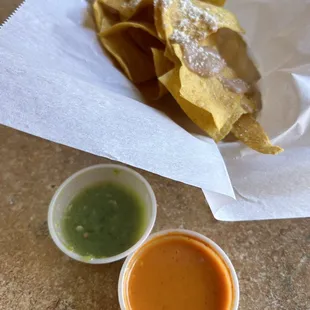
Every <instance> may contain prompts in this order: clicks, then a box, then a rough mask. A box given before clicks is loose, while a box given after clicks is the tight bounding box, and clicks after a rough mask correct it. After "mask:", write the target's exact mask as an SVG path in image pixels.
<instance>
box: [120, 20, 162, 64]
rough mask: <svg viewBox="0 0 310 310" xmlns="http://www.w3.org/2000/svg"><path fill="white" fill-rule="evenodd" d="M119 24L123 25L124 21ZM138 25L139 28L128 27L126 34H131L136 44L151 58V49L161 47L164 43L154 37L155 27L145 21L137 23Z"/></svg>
mask: <svg viewBox="0 0 310 310" xmlns="http://www.w3.org/2000/svg"><path fill="white" fill-rule="evenodd" d="M121 24H122V25H123V24H124V23H121ZM126 24H127V23H126ZM131 24H132V23H131ZM139 25H140V26H141V28H140V27H139V28H137V27H129V28H128V34H129V35H130V36H131V38H132V39H133V41H134V42H135V43H136V44H137V46H139V48H140V49H141V50H142V51H143V52H144V53H145V54H148V55H149V57H150V58H152V57H153V54H152V50H151V49H152V48H156V49H163V48H164V44H163V43H162V42H161V41H160V40H159V39H158V38H157V37H156V32H155V29H154V28H153V27H152V26H151V25H149V24H145V23H144V24H142V23H139ZM153 30H154V32H153Z"/></svg>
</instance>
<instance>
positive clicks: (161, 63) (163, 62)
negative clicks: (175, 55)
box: [152, 48, 174, 99]
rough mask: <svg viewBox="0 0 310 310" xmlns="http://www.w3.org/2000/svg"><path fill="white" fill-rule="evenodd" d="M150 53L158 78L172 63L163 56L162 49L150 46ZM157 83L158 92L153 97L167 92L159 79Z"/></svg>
mask: <svg viewBox="0 0 310 310" xmlns="http://www.w3.org/2000/svg"><path fill="white" fill-rule="evenodd" d="M152 53H153V61H154V66H155V72H156V76H157V77H158V78H159V77H161V76H162V75H164V74H166V73H167V72H168V71H170V70H171V69H172V68H173V67H174V65H173V63H172V62H171V61H170V60H169V59H168V58H167V57H166V56H165V52H164V51H163V50H160V49H156V48H152ZM157 83H158V94H157V96H156V98H155V99H159V98H161V97H162V96H164V95H165V94H166V93H167V92H168V91H167V88H166V87H165V86H164V85H163V84H162V83H161V82H160V81H158V82H157Z"/></svg>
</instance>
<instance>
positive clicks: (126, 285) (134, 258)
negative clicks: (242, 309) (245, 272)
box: [118, 229, 239, 310]
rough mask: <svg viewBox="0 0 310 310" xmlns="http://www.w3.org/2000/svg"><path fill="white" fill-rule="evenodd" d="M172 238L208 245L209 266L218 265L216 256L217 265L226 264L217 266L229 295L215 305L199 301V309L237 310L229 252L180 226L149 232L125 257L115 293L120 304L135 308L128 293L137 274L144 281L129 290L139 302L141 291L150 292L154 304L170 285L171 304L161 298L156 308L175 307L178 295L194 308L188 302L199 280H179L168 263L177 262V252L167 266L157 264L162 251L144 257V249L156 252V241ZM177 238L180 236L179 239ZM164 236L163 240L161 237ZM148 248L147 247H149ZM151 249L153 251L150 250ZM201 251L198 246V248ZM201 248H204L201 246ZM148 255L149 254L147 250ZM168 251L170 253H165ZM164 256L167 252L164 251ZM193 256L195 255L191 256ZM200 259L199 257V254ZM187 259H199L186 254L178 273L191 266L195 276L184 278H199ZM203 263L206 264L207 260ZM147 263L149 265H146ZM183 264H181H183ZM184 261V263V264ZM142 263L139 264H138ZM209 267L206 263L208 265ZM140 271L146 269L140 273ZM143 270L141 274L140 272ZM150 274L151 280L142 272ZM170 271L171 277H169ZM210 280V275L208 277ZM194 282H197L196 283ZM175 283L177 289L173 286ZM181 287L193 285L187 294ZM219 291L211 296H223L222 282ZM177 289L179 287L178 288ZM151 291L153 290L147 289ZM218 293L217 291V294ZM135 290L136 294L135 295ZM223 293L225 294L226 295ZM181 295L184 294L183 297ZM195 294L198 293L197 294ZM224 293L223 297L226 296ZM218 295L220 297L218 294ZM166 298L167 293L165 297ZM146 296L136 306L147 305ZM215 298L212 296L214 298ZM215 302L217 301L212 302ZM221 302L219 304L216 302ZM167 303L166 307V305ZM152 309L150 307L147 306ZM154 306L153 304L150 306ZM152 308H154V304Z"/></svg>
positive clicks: (128, 309) (129, 309) (236, 287)
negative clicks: (164, 283)
mask: <svg viewBox="0 0 310 310" xmlns="http://www.w3.org/2000/svg"><path fill="white" fill-rule="evenodd" d="M172 238H177V239H176V240H178V238H181V239H182V238H183V239H184V240H185V241H186V242H191V241H193V244H195V246H196V245H197V246H198V247H199V248H202V249H204V248H205V249H207V251H208V252H209V253H210V255H211V256H212V257H211V260H209V261H208V260H206V261H208V263H209V262H211V261H212V264H213V265H212V264H211V265H210V268H215V269H217V266H215V265H214V262H215V261H216V260H218V262H219V266H220V267H221V268H225V270H222V271H221V270H220V269H219V274H220V275H222V274H223V272H224V273H226V281H227V283H226V286H227V287H228V289H229V293H228V294H226V295H227V296H229V301H226V304H225V301H223V300H221V301H219V302H218V303H217V306H216V305H215V304H214V303H213V306H211V307H209V306H208V300H207V299H206V306H205V307H204V306H201V303H200V307H199V309H201V308H203V309H229V310H237V309H238V304H239V284H238V278H237V275H236V272H235V269H234V267H233V265H232V263H231V261H230V259H229V258H228V256H227V255H226V254H225V252H224V251H223V250H222V249H221V248H220V247H219V246H218V245H217V244H216V243H215V242H213V241H212V240H210V239H209V238H207V237H205V236H204V235H201V234H199V233H197V232H194V231H190V230H183V229H175V230H165V231H161V232H158V233H155V234H152V235H151V236H150V237H149V238H148V240H147V241H146V242H145V243H144V244H143V245H142V246H141V247H140V248H139V249H138V250H136V251H135V252H134V253H132V254H131V255H129V256H128V257H127V259H126V260H125V262H124V264H123V267H122V269H121V273H120V277H119V282H118V297H119V303H120V307H121V309H122V310H136V309H135V306H132V305H131V303H130V297H129V295H130V294H131V293H130V290H131V289H132V288H131V287H130V285H131V283H132V282H133V283H134V282H135V281H136V282H137V281H138V277H140V279H143V281H144V283H142V284H143V285H142V287H141V286H140V287H138V288H137V287H135V291H134V292H133V293H132V294H131V295H133V296H137V298H138V300H139V302H140V301H141V298H142V295H143V294H144V295H148V296H151V298H152V300H153V301H154V302H155V303H156V304H157V300H158V298H160V296H161V297H162V296H165V297H167V294H166V292H167V291H169V287H170V291H172V292H173V294H174V296H173V297H172V304H170V306H169V303H168V304H167V303H166V304H165V303H162V304H160V302H159V303H158V305H157V307H156V309H157V308H158V307H163V309H166V308H167V309H170V308H171V307H174V308H175V307H176V305H175V299H177V298H179V299H180V300H183V301H180V302H187V301H188V302H189V307H193V309H196V308H195V306H194V304H191V303H192V302H193V301H194V300H195V299H194V298H193V296H194V295H195V294H197V291H199V288H198V287H197V286H198V283H197V282H194V283H190V282H185V283H183V286H182V284H181V283H180V281H182V280H181V279H182V275H181V274H179V273H176V271H178V269H177V268H174V267H170V268H169V266H174V264H177V263H176V262H175V261H177V259H178V258H177V254H178V253H176V254H175V253H174V252H172V254H171V255H172V256H174V257H173V260H174V261H169V264H170V265H169V264H167V267H166V268H160V267H158V266H159V265H160V262H159V261H160V260H161V258H162V257H163V255H165V254H162V253H161V252H159V253H157V255H158V256H157V257H154V259H155V260H154V262H150V261H148V259H147V256H146V255H144V253H143V252H146V253H147V252H148V251H149V253H152V254H154V255H156V254H155V252H154V251H153V248H155V247H156V246H157V244H158V247H160V246H161V244H163V242H168V240H169V239H172ZM181 239H180V240H181ZM162 240H163V241H162ZM148 248H149V249H148ZM151 251H153V252H151ZM162 251H165V253H166V254H167V250H166V248H162ZM199 251H200V250H199ZM202 251H204V250H202ZM179 254H182V250H181V251H180V253H179ZM184 254H185V255H186V252H184ZM149 255H151V254H149ZM168 255H170V254H168ZM166 256H167V255H166ZM194 258H196V257H195V256H194ZM179 259H180V260H182V257H180V258H179ZM199 259H200V258H199ZM189 262H192V263H194V264H197V265H199V264H201V261H198V260H197V261H193V260H191V261H190V258H188V256H186V258H185V260H184V261H183V262H182V263H181V265H180V266H181V267H180V268H181V269H179V271H180V270H181V272H180V273H182V272H183V271H184V269H185V268H186V269H188V270H190V271H191V272H192V273H195V272H196V278H195V276H193V275H192V274H191V275H190V276H189V279H187V281H190V280H191V281H193V278H194V280H195V279H198V280H199V279H201V276H200V275H201V274H200V273H199V270H198V271H197V270H196V271H195V270H194V269H193V268H192V269H191V266H189ZM208 263H206V264H208ZM147 264H148V265H147ZM182 264H183V265H182ZM186 264H187V265H186ZM139 265H141V267H140V266H139ZM147 268H149V269H151V270H149V272H148V273H147V271H144V270H146V269H147ZM207 268H208V267H207ZM134 270H138V272H136V273H135V274H132V273H133V271H134ZM211 270H212V269H209V271H210V272H211ZM209 271H208V270H206V274H208V272H209ZM143 272H146V273H144V274H143ZM141 273H142V275H141ZM149 274H150V275H151V276H150V279H154V282H156V283H154V282H152V281H150V280H149V279H145V278H146V277H145V275H149ZM170 274H171V278H170ZM131 277H134V279H133V280H131ZM173 279H174V280H175V286H171V285H170V283H168V285H166V287H165V289H162V290H160V289H158V284H159V283H163V282H162V281H166V282H167V281H173ZM209 280H210V279H209ZM196 283H197V285H196ZM212 285H213V282H212V283H211V287H210V290H211V291H212V290H214V289H215V287H213V286H212ZM176 287H177V289H176ZM180 287H182V288H184V287H187V288H188V289H189V290H190V288H191V287H192V288H193V289H192V293H193V294H192V295H189V296H185V295H186V294H187V292H186V291H182V289H180ZM217 288H218V291H217V292H215V293H214V294H216V295H215V296H214V298H215V300H216V299H217V298H219V297H218V296H221V297H222V298H224V297H223V296H224V295H225V294H224V295H223V292H221V291H223V290H224V289H225V288H224V286H223V285H220V286H218V287H217ZM178 289H179V291H177V290H178ZM150 291H153V292H151V293H150ZM180 291H181V292H180ZM201 291H202V290H201V289H200V291H199V292H201ZM183 292H184V294H183ZM219 293H220V294H219ZM134 294H135V295H134ZM211 294H213V291H212V292H211ZM168 295H169V294H168ZM226 295H225V296H226ZM180 296H182V297H183V296H184V297H185V298H182V297H180ZM196 296H197V295H196ZM227 296H226V297H227ZM221 297H220V298H221ZM168 298H169V297H168ZM188 298H191V299H190V300H188ZM147 302H148V301H147V300H144V301H141V302H140V306H139V307H136V308H137V309H142V308H143V307H144V306H145V305H147ZM213 302H214V300H213ZM215 303H216V302H215ZM181 305H182V306H184V303H182V304H181ZM219 305H221V306H219ZM165 307H166V308H165ZM150 309H151V308H150ZM152 309H153V308H152ZM154 309H155V308H154Z"/></svg>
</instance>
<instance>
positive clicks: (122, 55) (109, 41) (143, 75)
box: [99, 22, 162, 83]
mask: <svg viewBox="0 0 310 310" xmlns="http://www.w3.org/2000/svg"><path fill="white" fill-rule="evenodd" d="M137 29H139V31H143V32H144V36H147V37H148V40H146V41H147V43H149V44H151V43H150V42H153V41H154V40H155V41H156V42H157V43H158V44H161V42H160V41H159V40H158V39H157V37H156V36H157V34H156V32H155V30H154V27H152V25H149V24H145V23H144V24H142V23H134V22H121V23H118V24H116V25H114V26H113V27H111V28H109V29H108V30H107V31H104V32H101V33H100V35H99V37H100V40H101V42H102V44H103V46H104V47H105V48H106V49H107V50H108V51H109V52H110V53H111V54H112V55H113V56H114V58H115V59H116V60H117V61H118V62H119V64H120V66H121V68H122V69H123V70H124V72H125V73H126V75H127V76H128V78H129V79H130V80H132V81H133V82H134V83H141V82H145V81H148V80H151V79H153V78H155V77H156V73H155V68H154V64H153V57H152V53H151V50H150V52H149V53H147V52H146V51H145V50H142V49H141V47H140V46H138V44H137V42H135V40H134V39H133V37H132V36H131V35H132V33H133V32H134V30H137ZM129 30H130V31H131V32H129ZM140 34H141V33H140ZM161 46H162V44H161ZM147 48H149V49H151V48H152V45H150V46H147Z"/></svg>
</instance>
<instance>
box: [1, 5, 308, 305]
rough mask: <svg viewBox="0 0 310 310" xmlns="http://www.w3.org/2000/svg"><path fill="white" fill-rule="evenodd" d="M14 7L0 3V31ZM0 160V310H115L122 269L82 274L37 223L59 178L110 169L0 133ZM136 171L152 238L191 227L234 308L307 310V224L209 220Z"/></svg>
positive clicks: (200, 201)
mask: <svg viewBox="0 0 310 310" xmlns="http://www.w3.org/2000/svg"><path fill="white" fill-rule="evenodd" d="M19 2H20V1H19V0H14V1H13V0H1V2H0V23H1V22H3V21H4V20H5V19H6V17H7V16H8V15H9V14H10V13H11V12H12V11H13V10H14V8H15V7H16V6H17V5H18V3H19ZM8 104H9V103H8ZM0 113H1V112H0ZM0 158H1V162H0V197H1V200H0V246H1V251H0V309H1V310H2V309H3V310H4V309H5V310H15V309H16V310H17V309H18V310H26V309H27V310H28V309H31V310H32V309H38V310H45V309H46V310H73V309H74V310H75V309H76V310H79V309H81V310H87V309H92V310H96V309H104V310H112V309H119V307H118V301H117V280H118V274H119V271H120V268H121V265H122V262H119V263H114V264H110V265H102V266H91V265H87V264H82V263H78V262H75V261H73V260H71V259H69V258H67V257H66V256H65V255H63V254H62V253H61V252H60V251H59V250H58V249H57V248H56V246H55V245H54V244H53V242H52V240H51V239H50V237H49V235H48V229H47V223H46V217H47V208H48V204H49V201H50V199H51V197H52V195H53V193H54V191H55V189H56V188H57V187H58V186H59V185H60V184H61V182H62V181H63V180H64V179H66V178H67V177H68V176H70V175H71V174H72V173H73V172H75V171H77V170H79V169H81V168H84V167H87V166H89V165H93V164H97V163H106V162H110V161H109V160H106V159H104V158H99V157H96V156H94V155H91V154H87V153H84V152H81V151H78V150H74V149H71V148H68V147H65V146H62V145H57V144H55V143H51V142H48V141H45V140H42V139H39V138H36V137H32V136H29V135H27V134H24V133H20V132H18V131H15V130H13V129H9V128H6V127H3V126H0ZM140 172H141V173H142V174H143V175H144V176H145V177H146V178H147V179H148V180H149V182H150V183H151V185H152V187H153V188H154V191H155V194H156V196H157V200H158V217H157V221H156V225H155V229H154V230H156V231H157V230H161V229H167V228H188V229H193V230H196V231H198V232H200V233H203V234H205V235H206V236H208V237H209V238H211V239H213V240H214V241H215V242H217V243H218V244H219V245H220V246H221V247H222V248H223V249H224V250H225V251H226V252H227V253H228V255H229V256H230V258H231V260H232V262H233V264H234V266H235V268H236V270H237V274H238V277H239V281H240V289H241V300H240V307H239V309H240V310H261V309H265V310H269V309H277V310H281V309H283V310H308V309H310V219H297V220H278V221H260V222H238V223H225V222H218V221H216V220H214V218H213V217H212V214H211V212H210V210H209V208H208V206H207V205H206V204H205V201H204V197H203V195H202V193H201V191H200V190H199V189H197V188H193V187H190V186H187V185H184V184H181V183H177V182H174V181H171V180H168V179H165V178H162V177H159V176H157V175H154V174H151V173H147V172H143V171H140ZM309 203H310V202H309ZM146 310H147V309H146ZM193 310H195V309H193Z"/></svg>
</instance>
